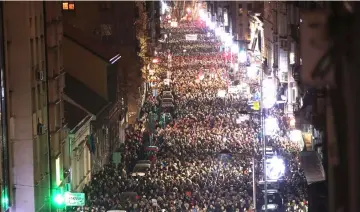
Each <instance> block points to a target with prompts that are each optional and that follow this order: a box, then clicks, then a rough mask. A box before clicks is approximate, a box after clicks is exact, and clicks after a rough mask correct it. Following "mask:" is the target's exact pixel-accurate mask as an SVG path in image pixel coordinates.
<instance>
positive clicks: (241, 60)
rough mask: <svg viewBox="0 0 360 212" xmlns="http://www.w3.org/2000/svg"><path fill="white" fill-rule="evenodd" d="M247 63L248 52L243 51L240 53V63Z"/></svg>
mask: <svg viewBox="0 0 360 212" xmlns="http://www.w3.org/2000/svg"><path fill="white" fill-rule="evenodd" d="M246 61H247V55H246V52H245V51H244V50H241V51H240V52H239V62H240V63H245V62H246Z"/></svg>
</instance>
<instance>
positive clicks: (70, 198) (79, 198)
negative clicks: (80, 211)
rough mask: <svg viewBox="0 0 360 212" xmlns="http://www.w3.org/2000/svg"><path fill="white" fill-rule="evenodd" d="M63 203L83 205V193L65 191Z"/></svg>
mask: <svg viewBox="0 0 360 212" xmlns="http://www.w3.org/2000/svg"><path fill="white" fill-rule="evenodd" d="M65 205H66V206H84V205H85V193H71V192H66V193H65Z"/></svg>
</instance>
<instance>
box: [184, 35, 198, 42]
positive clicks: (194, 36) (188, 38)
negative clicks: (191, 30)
mask: <svg viewBox="0 0 360 212" xmlns="http://www.w3.org/2000/svg"><path fill="white" fill-rule="evenodd" d="M197 37H198V35H197V34H187V35H185V39H186V40H192V41H195V40H197Z"/></svg>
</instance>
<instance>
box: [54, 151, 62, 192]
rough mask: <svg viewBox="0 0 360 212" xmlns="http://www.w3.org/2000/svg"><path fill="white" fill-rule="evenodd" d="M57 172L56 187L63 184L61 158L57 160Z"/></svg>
mask: <svg viewBox="0 0 360 212" xmlns="http://www.w3.org/2000/svg"><path fill="white" fill-rule="evenodd" d="M55 172H56V175H55V176H56V185H57V186H59V185H60V184H61V177H60V174H61V172H60V157H59V158H56V160H55Z"/></svg>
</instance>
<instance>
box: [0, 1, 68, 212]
mask: <svg viewBox="0 0 360 212" xmlns="http://www.w3.org/2000/svg"><path fill="white" fill-rule="evenodd" d="M59 6H60V4H59V3H57V2H4V3H3V4H2V9H3V14H2V15H3V16H2V17H3V20H2V24H3V25H4V38H3V41H4V42H3V43H4V58H5V59H4V60H3V62H4V63H5V64H4V65H5V66H4V67H5V73H4V74H3V76H4V79H6V82H5V83H4V84H6V85H7V88H6V89H4V91H3V94H4V96H5V97H6V99H7V100H8V101H7V104H6V106H7V108H8V109H7V111H6V112H5V114H6V116H7V117H6V118H7V123H8V125H9V127H8V135H9V136H8V138H9V141H10V142H9V147H8V151H9V155H10V157H9V158H8V159H10V160H9V161H10V167H11V169H10V170H3V173H6V172H7V173H9V175H10V177H9V179H10V183H11V186H12V187H13V188H14V189H11V190H9V191H10V193H11V195H9V196H8V197H7V198H8V200H9V205H10V206H11V209H13V211H50V210H51V206H50V205H51V201H50V200H51V197H52V194H53V192H54V191H55V190H56V189H57V185H56V179H57V178H58V177H57V176H59V175H60V173H59V172H60V171H59V170H60V167H61V163H60V162H59V161H60V158H61V157H62V154H61V153H62V142H63V140H64V139H65V138H66V130H64V126H63V122H62V121H63V109H62V108H63V106H62V97H61V93H62V89H63V86H64V81H63V77H62V72H63V67H62V61H61V38H62V36H61V24H59V22H58V20H60V16H59V15H61V13H60V10H59V9H57V8H59ZM2 108H4V109H5V107H2ZM3 123H6V122H5V121H4V122H3ZM3 135H4V136H5V135H6V133H5V132H3ZM4 141H5V140H4ZM5 146H6V145H4V146H3V147H5ZM3 152H6V150H5V149H4V150H3ZM3 159H7V158H6V157H5V156H4V154H3ZM56 161H57V162H56ZM6 164H7V161H4V160H3V168H5V167H6ZM10 173H11V174H10ZM3 181H5V183H6V181H8V179H6V178H5V177H3ZM5 185H7V184H5ZM3 192H4V195H6V191H3Z"/></svg>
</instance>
